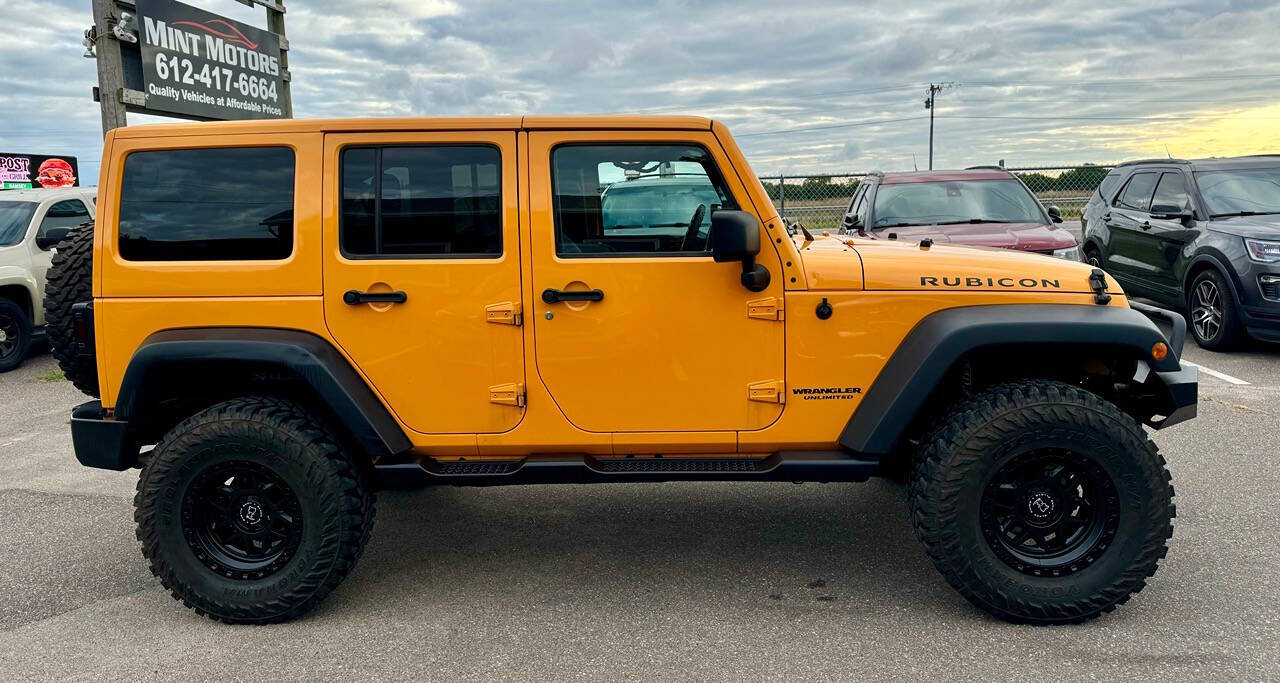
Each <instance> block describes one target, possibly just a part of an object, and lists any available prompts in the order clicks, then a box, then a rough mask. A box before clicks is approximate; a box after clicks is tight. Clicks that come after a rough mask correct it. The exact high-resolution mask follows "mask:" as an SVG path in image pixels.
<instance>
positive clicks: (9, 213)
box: [0, 202, 36, 247]
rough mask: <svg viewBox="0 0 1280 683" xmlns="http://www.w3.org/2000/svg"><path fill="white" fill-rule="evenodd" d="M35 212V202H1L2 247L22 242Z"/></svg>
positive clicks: (0, 234) (0, 231) (0, 229)
mask: <svg viewBox="0 0 1280 683" xmlns="http://www.w3.org/2000/svg"><path fill="white" fill-rule="evenodd" d="M35 212H36V204H35V202H0V247H11V246H13V245H15V244H17V243H18V242H21V241H22V238H23V237H25V236H26V235H27V226H28V225H31V214H33V213H35Z"/></svg>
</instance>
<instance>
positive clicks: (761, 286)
mask: <svg viewBox="0 0 1280 683" xmlns="http://www.w3.org/2000/svg"><path fill="white" fill-rule="evenodd" d="M771 279H772V278H771V277H770V275H769V269H768V268H765V267H764V266H762V265H760V264H759V263H756V257H755V256H754V255H747V256H744V257H743V258H742V286H743V287H746V288H747V290H748V291H752V292H763V291H764V290H766V289H768V288H769V281H770V280H771Z"/></svg>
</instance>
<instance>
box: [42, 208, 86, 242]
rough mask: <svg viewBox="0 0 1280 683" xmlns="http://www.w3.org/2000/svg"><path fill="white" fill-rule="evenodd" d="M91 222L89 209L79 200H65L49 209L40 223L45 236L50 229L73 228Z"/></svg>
mask: <svg viewBox="0 0 1280 683" xmlns="http://www.w3.org/2000/svg"><path fill="white" fill-rule="evenodd" d="M87 220H89V209H88V208H86V207H85V205H84V202H82V201H80V200H79V199H64V200H62V201H60V202H57V203H56V204H54V205H53V206H50V207H49V210H48V211H46V212H44V220H42V221H40V232H39V234H41V235H43V234H44V233H45V231H46V230H49V229H50V228H71V227H75V226H77V225H80V224H81V223H83V222H85V221H87Z"/></svg>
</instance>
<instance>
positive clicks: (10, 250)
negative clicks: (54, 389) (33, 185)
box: [0, 187, 97, 372]
mask: <svg viewBox="0 0 1280 683" xmlns="http://www.w3.org/2000/svg"><path fill="white" fill-rule="evenodd" d="M96 196H97V188H93V187H67V188H60V189H44V190H3V191H0V372H7V371H9V370H12V369H14V368H16V367H18V366H19V365H20V364H22V359H23V358H24V357H25V356H26V354H27V347H29V346H30V345H31V340H32V338H33V337H34V336H35V334H36V333H37V331H39V330H40V329H41V328H42V327H43V325H44V287H45V275H46V273H48V271H49V263H50V261H51V260H52V259H53V248H54V246H56V245H57V244H58V242H61V241H62V239H63V238H64V237H66V235H67V231H69V230H70V229H71V228H73V227H75V226H77V225H79V224H81V223H83V222H85V221H88V220H92V219H93V214H94V203H95V201H96Z"/></svg>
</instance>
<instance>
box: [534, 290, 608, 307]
mask: <svg viewBox="0 0 1280 683" xmlns="http://www.w3.org/2000/svg"><path fill="white" fill-rule="evenodd" d="M603 299H604V292H602V291H600V290H598V289H581V290H570V291H566V290H563V289H544V290H542V300H543V301H545V302H547V303H549V304H558V303H560V302H562V301H602V300H603Z"/></svg>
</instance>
